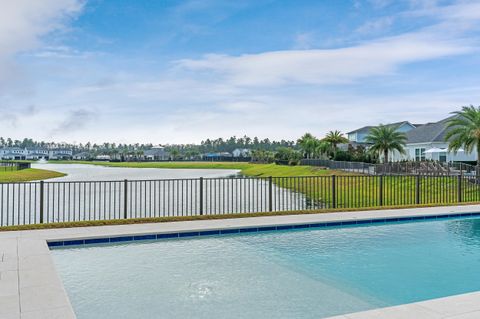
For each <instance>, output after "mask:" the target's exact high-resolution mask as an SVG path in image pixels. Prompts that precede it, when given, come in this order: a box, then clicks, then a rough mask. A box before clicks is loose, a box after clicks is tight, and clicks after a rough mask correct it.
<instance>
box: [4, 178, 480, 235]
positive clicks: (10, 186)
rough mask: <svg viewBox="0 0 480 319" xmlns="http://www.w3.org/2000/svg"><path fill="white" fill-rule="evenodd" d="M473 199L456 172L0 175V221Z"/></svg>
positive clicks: (479, 187) (475, 192) (474, 188)
mask: <svg viewBox="0 0 480 319" xmlns="http://www.w3.org/2000/svg"><path fill="white" fill-rule="evenodd" d="M477 201H480V180H478V179H477V177H474V176H460V175H459V176H423V175H402V176H398V175H392V176H384V175H379V176H369V175H361V176H302V177H269V178H253V177H248V178H243V177H235V178H195V179H166V180H123V181H86V182H85V181H84V182H43V181H42V182H29V183H0V226H12V225H27V224H38V223H58V222H73V221H91V220H111V219H130V218H148V217H168V216H195V215H216V214H236V213H238V214H241V213H253V212H260V213H261V212H278V211H292V210H317V209H328V208H367V207H381V206H405V205H414V204H449V203H460V202H477Z"/></svg>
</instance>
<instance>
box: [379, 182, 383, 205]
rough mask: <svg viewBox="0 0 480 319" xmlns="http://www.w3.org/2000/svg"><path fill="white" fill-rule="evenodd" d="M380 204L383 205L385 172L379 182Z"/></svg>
mask: <svg viewBox="0 0 480 319" xmlns="http://www.w3.org/2000/svg"><path fill="white" fill-rule="evenodd" d="M378 205H379V206H383V174H382V175H380V180H379V183H378Z"/></svg>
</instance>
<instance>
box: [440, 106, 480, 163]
mask: <svg viewBox="0 0 480 319" xmlns="http://www.w3.org/2000/svg"><path fill="white" fill-rule="evenodd" d="M452 114H455V115H456V116H454V117H452V118H451V119H449V120H448V124H447V128H448V129H449V131H448V132H447V134H446V135H445V141H447V142H449V145H448V150H449V151H453V152H454V153H457V152H458V150H459V149H460V148H462V147H463V148H464V149H465V152H467V153H471V152H472V151H473V150H475V151H476V152H477V171H478V170H479V169H480V106H477V107H475V106H473V105H470V106H463V107H462V110H461V111H457V112H453V113H452Z"/></svg>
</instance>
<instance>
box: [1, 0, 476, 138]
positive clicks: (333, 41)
mask: <svg viewBox="0 0 480 319" xmlns="http://www.w3.org/2000/svg"><path fill="white" fill-rule="evenodd" d="M479 41H480V1H462V0H458V1H454V0H452V1H435V0H405V1H394V0H364V1H360V0H339V1H326V0H325V1H313V0H311V1H307V0H296V1H289V0H282V1H280V0H276V1H275V0H255V1H253V0H251V1H250V0H239V1H227V0H223V1H220V0H184V1H173V0H169V1H166V0H165V1H164V0H159V1H146V0H115V1H114V0H84V1H82V0H43V1H36V2H31V1H28V0H18V1H15V2H11V3H10V4H7V5H5V8H3V10H2V12H0V113H2V114H3V116H2V117H1V118H0V135H2V136H11V137H14V138H23V137H33V138H36V139H46V140H55V141H68V142H86V141H94V142H103V141H107V140H108V141H113V142H117V143H124V142H151V143H162V144H164V143H180V142H181V143H189V142H199V141H201V140H202V139H206V138H212V137H228V136H231V135H237V136H243V135H249V136H255V135H256V136H259V137H269V138H275V139H281V138H284V139H296V138H297V137H298V136H300V135H301V134H303V133H304V132H307V131H308V132H311V133H313V134H315V135H318V136H322V135H323V134H324V133H325V132H327V131H329V130H333V129H339V130H342V131H344V132H346V131H348V130H350V129H355V128H357V127H359V126H364V125H374V124H378V123H387V122H394V121H400V120H409V121H411V122H419V123H420V122H428V121H435V120H439V119H442V118H444V117H446V116H448V113H449V112H452V111H455V110H457V109H458V108H459V107H460V106H462V105H468V104H474V105H478V104H480V103H479V99H480V90H479V88H480V83H479V80H480V76H479V72H478V71H480V58H479V54H478V49H479Z"/></svg>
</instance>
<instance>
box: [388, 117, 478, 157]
mask: <svg viewBox="0 0 480 319" xmlns="http://www.w3.org/2000/svg"><path fill="white" fill-rule="evenodd" d="M450 118H451V117H449V118H446V119H443V120H441V121H438V122H435V123H427V124H423V125H419V126H418V127H416V128H415V129H413V130H410V131H408V132H406V133H405V135H406V136H407V143H406V147H405V151H406V154H399V153H398V152H395V153H393V154H392V157H391V158H390V160H391V161H393V162H396V161H401V160H410V161H424V160H437V161H441V162H470V161H471V162H473V161H476V160H477V154H476V152H472V153H467V152H465V151H464V150H460V151H459V152H457V154H454V153H453V152H448V145H449V143H448V142H446V141H445V136H446V134H447V132H448V128H447V124H448V120H449V119H450Z"/></svg>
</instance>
